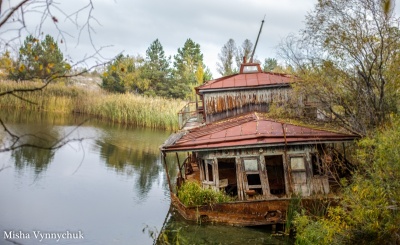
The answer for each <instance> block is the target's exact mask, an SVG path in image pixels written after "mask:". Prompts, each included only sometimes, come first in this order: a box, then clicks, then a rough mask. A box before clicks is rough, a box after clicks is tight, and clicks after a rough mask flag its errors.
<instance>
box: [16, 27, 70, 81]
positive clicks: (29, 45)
mask: <svg viewBox="0 0 400 245" xmlns="http://www.w3.org/2000/svg"><path fill="white" fill-rule="evenodd" d="M69 69H70V65H69V64H67V63H66V62H65V61H64V56H63V54H62V52H61V51H60V49H59V48H58V45H57V43H56V42H55V41H54V39H53V37H51V36H50V35H46V37H45V39H44V40H42V41H40V40H38V39H36V38H34V37H33V36H32V35H30V36H28V37H26V39H25V41H24V45H23V46H22V47H21V48H20V50H19V57H18V61H17V63H16V66H15V67H13V68H12V69H11V71H10V73H9V78H10V79H13V80H30V79H34V78H39V79H45V78H48V77H50V76H55V75H56V76H62V75H64V74H65V73H66V72H67V71H68V70H69Z"/></svg>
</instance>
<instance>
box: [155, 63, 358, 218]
mask: <svg viewBox="0 0 400 245" xmlns="http://www.w3.org/2000/svg"><path fill="white" fill-rule="evenodd" d="M294 81H295V79H294V77H292V76H289V75H283V74H276V73H265V72H262V71H261V69H260V66H259V64H252V63H250V64H249V63H244V64H242V67H241V69H240V73H239V74H235V75H231V76H226V77H222V78H219V79H215V80H211V81H209V82H207V83H205V84H204V85H201V86H199V87H197V88H196V93H197V94H198V95H199V97H200V101H201V102H202V103H199V102H197V103H196V111H197V113H198V114H197V116H195V118H197V119H201V120H203V121H202V124H201V125H200V126H197V127H191V128H190V129H189V128H186V129H183V130H181V131H179V132H177V133H175V134H172V135H171V136H170V137H169V138H168V139H167V141H166V142H165V143H164V144H163V145H162V146H161V151H162V153H163V155H164V156H165V154H168V153H172V152H173V153H177V152H187V153H188V157H187V159H186V160H185V161H184V162H183V163H182V164H180V163H179V161H178V165H179V166H178V168H179V171H180V175H179V177H178V181H177V185H178V187H179V185H180V183H181V182H182V181H188V180H190V181H197V182H198V183H200V184H201V186H202V187H203V188H212V189H214V190H218V191H223V192H225V193H227V194H229V195H231V196H232V197H234V199H235V201H234V202H232V203H226V204H218V205H215V206H213V207H211V208H210V207H202V208H199V207H196V209H193V207H186V206H184V205H183V204H182V203H181V202H180V201H179V199H177V197H176V195H175V193H174V188H172V187H170V188H171V196H172V203H173V204H174V206H175V207H178V211H179V212H180V213H181V214H182V215H183V216H184V217H185V218H187V219H193V220H196V219H198V218H199V215H200V216H201V215H203V216H204V217H207V219H208V220H210V221H214V222H224V223H229V224H236V225H260V224H274V223H283V222H284V220H285V213H286V210H287V207H288V205H289V202H290V200H291V198H292V197H293V196H298V197H301V198H303V199H310V200H312V199H318V198H319V197H321V196H324V197H334V196H335V195H334V193H335V188H336V187H337V186H338V181H339V178H341V177H343V176H345V175H346V174H347V173H346V172H345V171H342V170H341V169H343V168H339V166H343V165H349V163H348V162H347V160H346V159H345V156H344V155H343V154H342V153H340V152H341V151H339V150H338V145H340V146H341V147H345V143H346V142H351V141H354V140H355V139H356V138H357V136H355V135H352V134H347V133H341V132H336V131H331V130H326V129H320V128H318V129H317V128H315V127H312V126H308V125H297V124H293V123H288V122H284V121H277V120H274V119H273V118H269V117H268V114H267V113H266V112H268V110H269V106H270V104H271V103H273V102H274V103H277V102H278V103H279V102H284V101H287V100H288V98H289V97H290V96H291V83H293V82H294ZM198 115H201V116H198ZM338 143H340V144H338ZM342 152H343V151H342ZM165 166H167V165H166V164H165ZM166 172H167V175H168V170H167V171H166ZM168 179H169V176H168ZM170 186H171V184H170ZM221 214H223V215H221Z"/></svg>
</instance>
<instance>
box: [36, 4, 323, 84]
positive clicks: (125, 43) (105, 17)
mask: <svg viewBox="0 0 400 245" xmlns="http://www.w3.org/2000/svg"><path fill="white" fill-rule="evenodd" d="M316 2H317V0H280V1H276V0H217V1H215V0H115V1H110V0H93V3H94V11H93V15H94V17H95V18H96V19H97V20H98V21H99V22H100V25H98V24H97V23H96V22H92V24H93V28H94V31H95V33H93V36H92V40H93V42H94V44H95V45H96V47H100V46H110V45H111V47H108V48H106V49H104V50H103V51H102V54H103V56H104V57H108V58H112V57H114V56H115V55H117V54H118V53H120V52H124V54H129V55H136V54H141V55H143V56H144V55H145V52H146V49H147V48H148V47H149V45H150V44H151V43H152V42H153V41H154V40H155V39H157V38H158V39H159V40H160V42H161V44H162V45H163V47H164V50H165V52H166V53H167V55H171V56H172V55H174V54H176V52H177V49H178V48H180V47H183V44H184V43H185V41H186V39H188V38H191V39H192V40H193V41H195V42H196V43H199V44H200V46H201V50H202V52H203V54H204V61H205V64H206V65H207V66H208V67H209V68H210V69H211V70H212V72H213V74H214V76H215V77H217V76H218V74H217V72H216V70H215V67H216V63H217V61H218V53H219V52H220V50H221V48H222V46H223V45H224V44H225V43H226V42H227V41H228V40H229V39H230V38H233V39H234V40H235V42H236V44H237V45H240V44H241V43H242V42H243V41H244V40H245V39H246V38H248V39H250V40H251V41H252V42H253V43H254V42H255V40H256V37H257V34H258V31H259V28H260V25H261V20H262V19H263V18H264V15H265V24H264V28H263V31H262V34H261V37H260V41H259V44H258V46H257V51H256V54H257V56H258V58H260V59H264V58H267V57H276V50H275V47H276V46H277V45H278V44H279V42H280V40H281V39H282V38H284V37H286V36H287V35H289V34H290V33H298V32H299V31H300V29H301V28H303V26H304V20H305V15H306V13H307V12H309V11H311V10H312V9H313V7H314V5H315V4H316ZM85 4H86V3H85V1H82V0H69V1H64V2H62V3H60V8H61V9H63V11H65V12H68V13H70V12H73V11H76V10H78V9H79V8H81V7H82V6H84V5H85ZM58 14H60V13H58ZM84 16H85V14H84V13H82V14H81V17H80V18H79V21H80V22H81V23H82V22H83V21H84ZM33 23H35V22H34V21H33ZM59 23H60V25H61V27H62V28H63V30H66V32H68V33H73V34H74V38H67V44H68V49H67V52H68V55H69V56H70V57H71V58H72V59H73V60H74V61H77V60H80V59H82V57H84V55H89V54H90V53H92V52H93V49H92V48H91V45H90V39H89V37H88V33H87V32H85V31H84V32H82V36H81V39H80V44H79V45H78V46H75V44H76V42H77V36H78V35H77V27H76V26H73V25H69V24H68V21H65V20H62V19H60V22H59ZM44 31H45V32H46V34H47V33H48V34H51V35H56V34H57V30H56V29H55V28H54V26H53V25H46V28H44Z"/></svg>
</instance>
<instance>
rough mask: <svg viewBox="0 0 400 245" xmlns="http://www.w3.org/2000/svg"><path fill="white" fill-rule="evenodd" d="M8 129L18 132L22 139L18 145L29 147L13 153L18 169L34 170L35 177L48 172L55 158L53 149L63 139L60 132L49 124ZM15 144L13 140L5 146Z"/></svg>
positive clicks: (7, 141)
mask: <svg viewBox="0 0 400 245" xmlns="http://www.w3.org/2000/svg"><path fill="white" fill-rule="evenodd" d="M8 127H9V129H10V130H11V131H13V132H18V134H19V137H20V138H19V139H18V142H17V145H27V146H26V147H21V148H17V149H16V150H14V151H12V153H11V157H12V158H13V159H14V163H15V167H16V169H17V170H23V169H25V168H31V169H34V172H35V175H39V174H40V173H41V172H42V171H44V170H46V169H47V167H48V165H49V164H50V163H51V162H52V161H53V158H54V150H52V149H51V148H52V147H53V146H54V145H56V144H57V143H58V142H59V141H60V140H61V139H62V136H61V135H60V134H59V131H58V130H56V129H54V128H53V126H51V125H47V124H41V125H37V124H29V125H24V126H21V125H10V126H8ZM13 143H14V142H13V139H8V140H7V139H6V140H4V141H3V144H4V145H5V146H7V145H10V144H13Z"/></svg>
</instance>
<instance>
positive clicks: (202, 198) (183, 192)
mask: <svg viewBox="0 0 400 245" xmlns="http://www.w3.org/2000/svg"><path fill="white" fill-rule="evenodd" d="M178 198H179V200H181V202H182V203H183V204H185V205H186V206H199V205H211V204H215V203H222V202H229V201H232V198H231V197H230V196H228V195H226V194H225V193H223V192H220V191H215V190H213V189H203V188H201V186H200V185H199V184H198V183H196V182H193V181H186V182H185V183H183V184H182V186H181V188H180V189H179V191H178Z"/></svg>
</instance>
